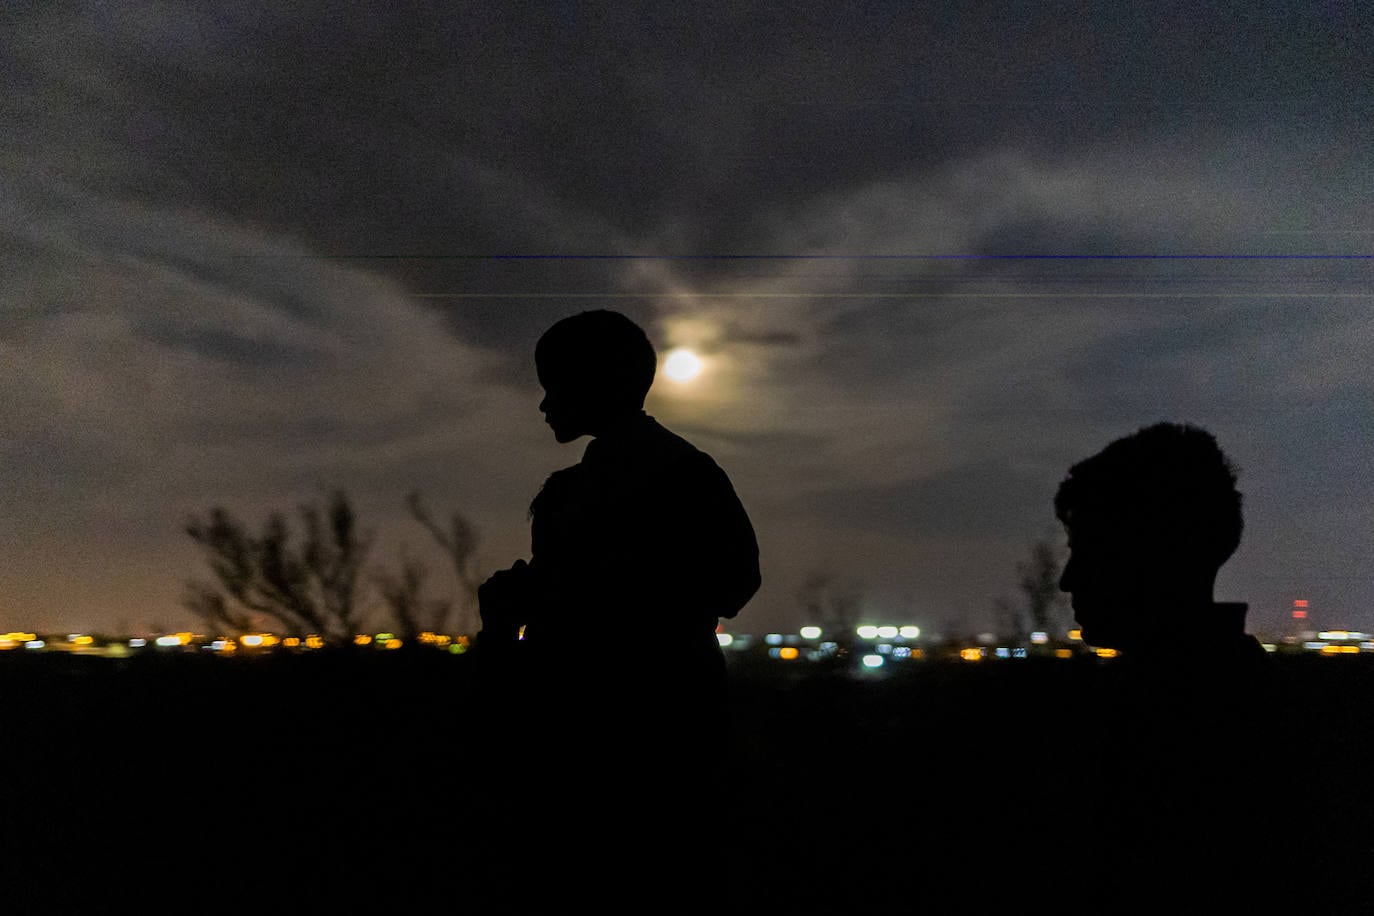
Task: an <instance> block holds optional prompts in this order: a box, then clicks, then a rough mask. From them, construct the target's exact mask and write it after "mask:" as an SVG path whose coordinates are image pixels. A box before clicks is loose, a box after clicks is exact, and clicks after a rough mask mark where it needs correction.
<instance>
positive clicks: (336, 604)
mask: <svg viewBox="0 0 1374 916" xmlns="http://www.w3.org/2000/svg"><path fill="white" fill-rule="evenodd" d="M299 513H300V518H301V524H302V527H303V531H304V533H303V541H302V543H301V545H300V546H299V547H296V546H295V545H294V544H293V543H292V537H291V532H290V529H289V528H288V526H287V523H286V519H285V517H283V516H282V515H281V514H280V513H273V514H272V515H270V516H269V517H268V519H267V523H266V525H265V526H264V527H263V531H262V534H261V535H260V536H258V537H254V536H253V535H252V534H250V533H249V532H248V529H247V528H246V526H245V525H243V524H242V523H241V522H239V521H238V520H237V519H235V518H234V517H233V516H232V515H231V514H230V513H229V512H228V511H227V510H225V509H223V508H219V507H216V508H214V509H211V510H210V515H209V518H208V519H207V520H204V521H202V520H201V519H199V518H192V519H191V521H189V522H188V523H187V525H186V533H187V534H188V535H190V536H191V539H192V540H194V541H195V542H196V543H197V544H199V545H200V546H201V547H202V548H204V550H205V553H206V560H207V562H208V563H209V564H210V570H211V572H212V573H214V576H215V584H207V583H204V582H199V581H194V580H193V581H191V582H189V583H188V584H187V591H186V594H185V596H184V598H183V603H184V604H185V606H186V607H187V608H189V609H190V610H191V611H193V612H194V613H196V614H197V615H199V616H200V617H201V618H202V619H204V620H206V621H207V622H208V623H211V624H213V625H216V626H219V627H224V628H226V629H228V630H230V631H234V632H238V633H243V632H247V631H251V630H254V629H261V628H263V625H264V624H269V623H270V622H275V623H276V624H277V626H278V627H279V628H280V629H281V630H282V631H283V632H285V633H288V634H292V635H304V634H318V635H319V636H320V637H322V638H323V639H325V640H327V641H330V642H336V643H337V642H343V641H346V640H348V639H350V638H351V637H352V636H354V635H355V634H356V633H357V632H358V628H359V624H360V616H361V611H362V608H361V607H360V603H361V602H360V600H359V599H360V597H361V591H362V588H361V582H360V578H359V573H360V572H361V570H362V565H363V561H364V560H365V558H366V556H367V553H368V551H369V549H370V548H371V545H372V537H371V535H368V534H363V533H361V532H359V531H358V527H357V523H356V518H355V516H354V513H353V509H352V507H351V506H350V505H349V503H348V498H347V496H346V495H345V494H344V493H343V492H342V491H337V492H335V493H334V494H333V495H332V497H331V498H330V502H329V505H328V507H327V508H326V509H325V510H323V511H321V509H320V508H319V507H318V506H315V505H309V504H307V505H302V506H300V507H299Z"/></svg>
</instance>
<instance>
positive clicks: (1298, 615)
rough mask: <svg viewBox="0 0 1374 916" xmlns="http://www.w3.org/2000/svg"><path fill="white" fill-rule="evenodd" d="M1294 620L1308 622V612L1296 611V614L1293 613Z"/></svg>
mask: <svg viewBox="0 0 1374 916" xmlns="http://www.w3.org/2000/svg"><path fill="white" fill-rule="evenodd" d="M1293 619H1294V620H1306V619H1307V612H1306V611H1294V612H1293Z"/></svg>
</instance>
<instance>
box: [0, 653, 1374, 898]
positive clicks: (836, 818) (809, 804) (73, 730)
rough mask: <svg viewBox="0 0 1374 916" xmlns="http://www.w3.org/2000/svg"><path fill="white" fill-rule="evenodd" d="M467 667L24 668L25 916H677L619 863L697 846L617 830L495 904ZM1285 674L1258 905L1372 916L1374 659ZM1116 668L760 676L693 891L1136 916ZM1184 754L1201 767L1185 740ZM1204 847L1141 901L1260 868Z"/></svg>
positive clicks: (421, 657) (748, 673)
mask: <svg viewBox="0 0 1374 916" xmlns="http://www.w3.org/2000/svg"><path fill="white" fill-rule="evenodd" d="M465 662H466V660H465V659H463V658H462V657H454V656H448V655H444V654H442V653H438V652H428V651H423V652H415V653H410V652H405V651H400V652H387V653H377V652H367V653H358V654H353V653H339V654H330V653H327V652H320V653H312V654H308V655H301V656H288V655H281V656H272V657H264V658H257V659H247V658H240V659H222V658H207V657H196V656H182V655H156V654H151V653H150V654H148V655H144V656H135V657H132V658H129V659H123V660H112V659H103V658H83V657H73V656H64V655H56V654H52V655H37V654H32V653H28V654H26V653H6V654H5V655H4V656H3V657H0V690H2V691H3V693H2V694H0V697H2V698H3V703H4V706H3V708H4V716H3V732H2V733H0V735H3V737H0V742H3V744H2V747H3V758H2V759H3V773H0V776H3V783H0V786H2V788H3V793H4V799H5V801H4V810H5V813H6V818H5V821H4V828H3V829H4V833H3V836H2V837H0V839H2V840H3V847H4V848H3V853H4V855H3V863H4V864H3V868H4V875H3V878H4V887H5V890H6V894H7V895H8V897H7V900H8V902H9V907H8V908H7V911H9V912H15V913H22V912H75V911H78V909H77V908H76V904H75V903H74V900H75V898H76V896H78V895H82V896H84V895H85V894H88V893H90V892H91V890H92V888H93V887H99V888H100V891H101V893H102V894H103V895H107V896H109V898H110V900H111V901H113V900H114V899H115V898H120V899H123V900H125V901H126V902H127V901H128V900H132V899H136V900H139V901H141V902H142V903H141V909H142V911H144V912H146V911H148V910H150V909H154V910H157V911H168V912H188V913H191V912H211V911H218V910H220V908H221V906H223V907H225V908H234V909H236V910H237V911H242V907H247V906H250V905H251V906H260V907H261V908H262V909H263V911H265V912H278V911H284V910H292V911H297V912H321V913H337V912H358V913H367V912H377V913H405V912H441V911H442V912H450V911H451V912H497V911H499V912H551V911H559V910H563V909H566V910H567V911H569V912H571V911H581V910H582V909H585V908H591V909H592V910H593V911H598V910H599V911H607V910H610V909H614V908H615V907H612V906H611V905H610V902H611V901H616V902H619V903H621V904H623V903H624V901H626V900H627V899H629V900H636V901H639V902H640V904H641V906H639V907H637V908H636V909H637V911H639V912H645V913H654V912H677V911H679V910H678V909H677V908H675V901H680V900H685V899H688V898H687V897H685V896H684V893H685V890H686V889H684V888H679V887H664V886H661V885H655V884H654V883H653V882H648V881H647V879H644V878H643V875H641V874H637V873H635V872H634V871H633V870H631V869H628V868H625V867H622V865H623V863H622V862H621V861H619V860H618V859H617V855H616V853H615V852H614V850H616V849H620V848H624V847H625V845H627V844H628V843H634V844H635V845H637V846H638V848H640V849H641V850H643V849H646V848H648V849H652V848H653V846H652V844H654V843H656V842H660V841H661V840H662V839H663V838H664V837H666V836H668V835H670V834H671V832H672V827H673V825H671V824H662V825H661V829H662V831H663V834H661V835H659V834H656V833H650V834H649V835H646V836H643V837H638V838H633V839H630V838H620V839H621V840H622V843H620V844H617V842H616V838H614V837H607V836H606V835H605V834H606V831H607V830H611V829H614V826H613V825H612V824H607V823H598V822H596V819H595V818H589V819H588V823H586V824H584V825H576V828H575V830H574V831H573V833H572V835H573V836H576V837H577V838H578V839H579V840H580V842H583V843H585V844H586V846H587V847H589V848H591V849H592V850H595V849H598V848H604V849H606V850H607V854H606V857H605V860H604V862H603V861H602V860H601V859H598V858H597V857H596V855H595V854H594V853H593V854H590V855H584V857H583V859H582V860H581V861H584V862H597V863H599V864H598V865H597V866H595V867H593V868H590V869H589V873H588V874H586V875H585V876H584V877H585V880H581V881H579V882H577V883H576V886H548V881H549V880H552V879H548V876H547V875H545V874H544V873H542V872H541V869H539V868H537V867H534V866H531V867H530V868H529V869H527V870H523V871H522V868H521V864H520V863H515V864H514V866H513V867H512V868H511V870H510V871H511V874H512V875H513V876H514V878H513V879H512V880H505V879H503V881H502V882H499V883H498V885H499V886H497V887H496V888H493V887H492V882H490V881H484V880H483V878H484V876H485V874H486V872H487V871H488V870H489V869H490V867H491V863H490V862H489V860H488V859H487V858H486V857H485V856H486V852H487V843H486V839H487V838H486V837H485V836H484V835H483V833H484V831H485V829H486V827H485V826H480V829H479V822H478V821H477V820H475V819H474V818H473V817H471V816H470V814H471V812H472V811H474V810H475V809H477V808H478V807H482V806H485V807H486V809H487V810H491V808H492V807H493V805H492V801H493V800H492V799H490V798H488V797H486V796H485V795H484V792H485V790H486V789H487V786H484V785H483V784H482V781H481V779H482V778H481V776H480V775H479V774H480V773H481V768H480V767H479V766H477V764H478V763H479V762H481V760H483V759H489V755H490V754H492V753H493V752H495V751H499V749H492V748H484V747H481V746H476V745H474V744H473V742H472V740H471V733H470V731H469V730H468V729H467V727H466V725H467V723H468V722H469V721H470V714H471V710H472V709H473V708H475V705H476V704H482V703H483V702H484V697H483V696H482V692H481V691H482V686H481V684H480V683H478V682H477V680H476V679H475V678H474V677H473V674H472V669H471V666H470V665H467V664H466V663H465ZM1274 662H1275V667H1276V670H1277V671H1278V673H1279V678H1278V680H1277V684H1278V685H1279V689H1278V690H1277V691H1276V694H1275V696H1276V697H1278V698H1279V699H1278V700H1277V701H1276V702H1275V703H1274V704H1273V705H1272V707H1271V708H1270V710H1269V711H1268V712H1266V713H1265V716H1264V719H1263V721H1262V722H1260V723H1259V724H1258V725H1257V726H1256V727H1257V728H1258V729H1261V730H1262V731H1263V734H1262V735H1261V736H1260V738H1259V741H1258V742H1257V747H1258V748H1259V749H1260V750H1259V751H1258V755H1259V757H1260V758H1268V759H1267V763H1266V764H1265V765H1264V766H1262V767H1259V768H1258V769H1256V770H1255V771H1254V772H1258V773H1262V774H1263V779H1260V780H1255V781H1253V782H1250V783H1246V788H1245V793H1246V794H1245V796H1244V797H1245V798H1246V799H1248V800H1249V801H1248V802H1247V805H1246V808H1247V811H1248V813H1247V814H1246V816H1247V817H1249V816H1250V815H1254V817H1253V820H1251V821H1247V826H1246V827H1245V833H1246V835H1247V837H1248V838H1249V839H1250V840H1252V841H1253V843H1254V845H1253V846H1252V847H1250V848H1251V849H1253V850H1254V851H1255V853H1256V854H1257V855H1262V856H1264V863H1265V864H1264V867H1263V869H1256V870H1255V872H1254V873H1253V874H1247V876H1246V882H1247V886H1255V887H1258V889H1259V890H1260V891H1261V892H1262V896H1263V897H1264V898H1265V899H1267V901H1268V902H1269V903H1270V904H1272V906H1273V908H1274V910H1275V911H1284V912H1315V913H1321V912H1347V911H1349V912H1362V911H1364V912H1367V911H1369V906H1370V904H1371V901H1374V892H1371V890H1370V884H1371V881H1372V880H1374V831H1372V830H1371V823H1372V820H1374V803H1371V798H1372V797H1374V793H1372V792H1371V790H1372V789H1374V769H1371V763H1374V728H1372V727H1371V726H1374V721H1371V720H1372V719H1374V714H1372V711H1371V703H1370V700H1371V697H1374V658H1371V657H1369V656H1358V657H1347V658H1321V657H1314V656H1297V657H1288V658H1281V657H1276V658H1275V659H1274ZM1102 664H1103V663H1102V662H1099V661H1097V660H1095V659H1091V658H1083V659H1074V660H1070V661H1058V660H1040V659H1028V660H1017V661H1007V662H989V663H983V662H980V663H961V662H922V663H913V664H910V665H908V666H906V668H905V669H904V670H902V671H897V672H892V673H891V674H889V675H888V676H886V677H876V676H860V675H857V674H855V673H854V672H850V671H830V672H825V671H821V670H819V669H815V668H806V667H802V666H799V665H788V664H779V663H776V662H768V661H767V660H766V659H752V658H749V657H744V656H740V657H734V658H732V665H733V671H732V676H733V691H734V693H733V696H734V706H733V711H734V722H733V738H734V740H733V747H734V750H733V752H732V753H731V755H730V757H729V759H728V760H727V761H726V765H725V773H726V775H725V776H724V777H723V778H721V779H720V780H719V786H718V791H717V792H716V793H715V795H714V799H715V801H714V808H715V810H714V811H713V812H711V815H710V816H711V820H712V822H713V824H714V825H715V829H714V832H707V833H702V834H701V836H700V840H699V842H700V844H702V845H704V846H707V847H708V848H709V849H710V850H711V851H710V854H709V855H708V856H707V858H708V859H709V861H710V862H711V863H712V864H711V865H710V866H709V867H707V868H704V869H702V870H701V873H700V874H699V875H697V877H696V879H695V881H694V882H693V883H694V884H696V885H697V886H698V887H700V888H702V889H704V890H703V894H704V895H705V896H706V897H707V898H709V899H711V900H713V901H715V902H716V903H717V904H718V906H719V910H720V911H722V912H731V911H745V910H750V911H764V910H775V911H778V912H782V911H785V910H792V911H797V910H807V909H813V910H822V909H823V910H826V911H828V912H841V913H843V912H856V913H858V912H869V911H873V910H878V911H887V912H891V911H896V912H909V911H916V910H927V911H934V912H955V911H968V912H977V911H981V910H984V909H986V908H990V907H991V906H993V905H995V904H996V903H998V902H1014V903H1017V904H1018V905H1021V906H1036V905H1037V903H1041V904H1046V905H1050V906H1052V907H1054V908H1056V909H1058V910H1060V911H1064V910H1066V909H1068V910H1075V909H1077V910H1083V911H1095V912H1135V911H1137V909H1136V907H1135V905H1134V904H1135V902H1136V901H1135V897H1134V895H1133V894H1132V893H1131V887H1130V885H1129V884H1128V885H1127V886H1125V887H1123V886H1121V885H1119V884H1118V885H1104V884H1103V883H1102V882H1100V881H1098V880H1096V879H1097V878H1100V875H1095V874H1093V871H1094V870H1099V871H1100V870H1101V869H1103V868H1105V867H1107V866H1104V865H1103V864H1102V863H1103V862H1107V861H1115V860H1112V859H1110V858H1098V857H1097V856H1096V853H1097V852H1099V850H1096V849H1095V848H1094V846H1095V844H1096V842H1097V840H1096V837H1095V835H1094V831H1099V830H1100V825H1101V824H1102V823H1103V822H1104V820H1103V813H1102V811H1101V810H1100V805H1101V804H1102V794H1101V793H1102V789H1101V785H1102V783H1101V782H1100V774H1097V773H1095V772H1094V771H1093V767H1094V766H1096V764H1095V763H1093V762H1092V761H1093V760H1094V759H1096V758H1091V757H1090V756H1087V754H1088V752H1089V751H1091V749H1092V748H1095V747H1097V746H1099V745H1101V744H1103V743H1110V741H1111V740H1112V734H1113V731H1114V723H1113V722H1112V721H1111V720H1110V718H1108V719H1107V720H1106V721H1104V720H1103V715H1104V713H1103V711H1102V710H1103V707H1102V705H1101V704H1100V703H1097V702H1095V698H1094V697H1093V696H1092V695H1091V694H1092V691H1094V690H1095V689H1097V685H1098V681H1097V680H1095V678H1096V676H1097V675H1098V674H1100V672H1099V671H1097V670H1096V669H1097V668H1098V667H1100V666H1101V665H1102ZM1107 664H1112V662H1108V663H1107ZM1225 725H1226V723H1220V722H1219V723H1217V727H1218V728H1219V729H1224V727H1225ZM1246 727H1247V729H1249V728H1250V726H1249V725H1247V726H1246ZM1250 730H1254V729H1250ZM1218 733H1222V732H1218ZM1085 749H1087V750H1086V751H1085ZM1177 750H1178V756H1179V758H1180V759H1184V760H1186V759H1187V756H1188V754H1189V753H1190V751H1189V747H1188V746H1187V744H1186V742H1184V743H1183V744H1182V745H1181V746H1180V748H1178V749H1177ZM567 751H568V749H566V748H550V749H549V754H550V757H551V759H554V758H557V757H558V755H560V754H563V753H566V752H567ZM1171 753H1173V752H1172V751H1171ZM1247 754H1249V756H1247V757H1245V758H1244V759H1254V757H1255V755H1254V754H1250V752H1248V751H1247ZM1228 765H1229V764H1228ZM1133 772H1135V775H1133V776H1132V777H1131V779H1137V778H1140V777H1139V772H1138V771H1133ZM1226 775H1227V774H1222V776H1223V777H1225V776H1226ZM1241 775H1243V774H1241ZM678 778H681V777H680V775H679V774H674V775H673V776H672V779H678ZM1225 781H1226V780H1225V779H1223V783H1224V782H1225ZM1117 788H1118V789H1120V788H1121V787H1117ZM1125 789H1126V791H1127V793H1129V792H1130V791H1131V787H1130V786H1127V787H1125ZM663 791H664V792H672V791H673V786H672V785H671V780H665V784H664V786H663ZM1113 797H1114V798H1118V799H1119V797H1120V793H1118V795H1116V796H1113ZM1250 802H1252V804H1251V803H1250ZM1117 803H1118V802H1113V804H1117ZM495 808H496V809H497V810H500V801H499V799H498V800H496V804H495ZM512 811H513V812H516V811H520V812H521V813H520V814H519V816H520V817H521V818H524V819H526V821H527V823H523V824H521V825H520V830H521V831H522V833H526V834H528V835H529V836H530V837H531V841H532V842H534V841H535V839H537V838H538V837H539V836H540V835H541V832H543V831H544V830H545V828H546V826H547V825H545V824H541V823H540V818H539V816H538V813H537V812H535V813H530V812H527V811H522V810H521V809H519V808H516V807H513V808H512ZM513 816H514V815H513ZM1185 817H1186V816H1185ZM696 829H699V828H696ZM1202 829H1211V828H1210V827H1208V826H1207V824H1205V823H1204V822H1202V821H1198V822H1187V821H1185V822H1184V823H1181V825H1180V831H1181V832H1182V833H1185V834H1188V835H1186V836H1179V837H1172V836H1171V837H1167V838H1164V839H1161V838H1158V837H1155V838H1152V839H1151V843H1154V844H1156V845H1155V846H1151V845H1149V844H1144V845H1142V847H1141V848H1140V849H1139V850H1136V851H1134V852H1132V853H1131V855H1130V857H1129V859H1130V862H1131V863H1132V867H1133V868H1134V869H1135V871H1133V872H1132V877H1131V881H1135V882H1145V883H1148V885H1149V890H1150V891H1151V892H1152V893H1153V894H1154V895H1155V897H1160V898H1164V899H1172V900H1174V901H1175V902H1176V903H1177V904H1178V911H1180V912H1182V911H1189V910H1192V909H1202V908H1203V907H1201V906H1197V907H1194V906H1190V903H1193V904H1200V903H1202V902H1203V901H1204V900H1205V894H1206V888H1205V887H1203V888H1198V887H1197V886H1196V879H1197V876H1198V874H1202V875H1204V876H1206V875H1209V874H1213V873H1215V874H1217V876H1218V878H1219V879H1220V878H1222V877H1224V873H1225V872H1226V871H1227V870H1230V869H1234V868H1235V866H1236V863H1233V862H1231V861H1229V860H1228V859H1227V857H1226V854H1225V853H1226V849H1227V848H1228V847H1233V846H1234V845H1235V836H1234V835H1233V834H1229V833H1227V832H1226V831H1225V830H1224V829H1223V830H1222V831H1221V832H1219V833H1218V834H1217V835H1216V838H1215V842H1209V841H1208V840H1207V839H1206V838H1205V837H1203V838H1199V837H1198V836H1196V834H1197V833H1198V831H1199V830H1202ZM565 835H567V834H565ZM1119 841H1120V837H1115V836H1113V837H1111V842H1113V843H1116V842H1119ZM1185 842H1186V843H1189V844H1190V845H1188V848H1189V849H1190V850H1192V851H1190V852H1189V853H1188V855H1189V856H1190V857H1192V858H1193V859H1196V858H1199V857H1201V858H1203V859H1206V860H1207V861H1205V862H1204V863H1203V864H1202V866H1201V867H1200V869H1195V870H1193V871H1191V872H1190V873H1189V875H1188V876H1187V879H1186V880H1185V879H1184V878H1183V877H1179V876H1178V875H1176V874H1175V870H1176V869H1175V864H1174V862H1173V860H1171V859H1170V858H1169V857H1168V856H1167V855H1165V854H1164V852H1166V851H1167V850H1165V848H1164V846H1165V845H1167V846H1168V847H1169V848H1172V847H1173V846H1174V845H1175V844H1176V843H1185ZM583 852H584V854H585V853H586V849H583ZM1246 855H1247V856H1249V855H1251V853H1249V852H1247V853H1246ZM1209 856H1213V857H1214V861H1213V860H1212V859H1209V858H1208V857H1209ZM1156 859H1158V862H1159V864H1158V866H1154V865H1152V864H1151V863H1152V862H1154V861H1155V860H1156ZM1242 864H1243V863H1242ZM1152 868H1154V869H1155V870H1154V871H1152V870H1151V869H1152ZM1208 869H1212V871H1211V872H1209V871H1208ZM559 880H564V879H559ZM641 880H643V881H644V883H643V885H642V886H640V885H638V884H637V882H639V881H641ZM541 882H545V883H544V884H541ZM1104 886H1105V887H1111V890H1110V891H1104V890H1103V887H1104ZM174 901H175V903H174ZM535 901H538V903H536V902H535ZM548 901H557V902H558V905H557V908H556V909H554V910H551V909H549V903H548ZM231 902H234V906H233V907H231V906H230V904H231ZM1208 903H1209V905H1210V904H1215V903H1218V901H1208ZM239 904H241V906H240V905H239ZM111 905H113V903H112V902H111ZM1037 908H1039V907H1038V906H1037ZM1142 908H1143V907H1142Z"/></svg>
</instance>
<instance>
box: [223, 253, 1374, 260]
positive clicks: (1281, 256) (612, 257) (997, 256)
mask: <svg viewBox="0 0 1374 916" xmlns="http://www.w3.org/2000/svg"><path fill="white" fill-rule="evenodd" d="M247 257H264V258H287V259H292V258H295V259H300V260H330V261H1369V260H1374V254H318V255H315V254H299V255H294V254H263V255H248V256H247Z"/></svg>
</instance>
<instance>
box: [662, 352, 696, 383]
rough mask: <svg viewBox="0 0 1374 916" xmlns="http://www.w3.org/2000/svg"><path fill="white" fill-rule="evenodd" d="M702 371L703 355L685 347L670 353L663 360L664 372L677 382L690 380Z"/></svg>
mask: <svg viewBox="0 0 1374 916" xmlns="http://www.w3.org/2000/svg"><path fill="white" fill-rule="evenodd" d="M700 372H701V357H699V356H697V355H696V354H695V353H693V352H692V351H691V350H688V349H686V348H685V347H679V348H678V349H676V350H673V351H672V352H670V353H669V354H668V358H667V359H666V360H664V361H663V374H664V375H666V376H668V378H670V379H672V380H673V381H675V382H690V381H691V380H692V379H694V378H696V377H697V375H698V374H699V373H700Z"/></svg>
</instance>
